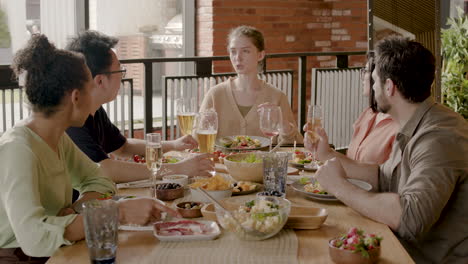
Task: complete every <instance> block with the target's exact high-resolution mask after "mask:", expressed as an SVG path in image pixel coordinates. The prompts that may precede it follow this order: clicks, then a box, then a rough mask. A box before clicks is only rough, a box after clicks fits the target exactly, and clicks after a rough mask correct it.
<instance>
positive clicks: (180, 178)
mask: <svg viewBox="0 0 468 264" xmlns="http://www.w3.org/2000/svg"><path fill="white" fill-rule="evenodd" d="M163 181H164V182H175V183H178V184H180V185H182V186H186V185H187V184H188V183H189V177H188V176H187V175H183V174H173V175H166V176H163Z"/></svg>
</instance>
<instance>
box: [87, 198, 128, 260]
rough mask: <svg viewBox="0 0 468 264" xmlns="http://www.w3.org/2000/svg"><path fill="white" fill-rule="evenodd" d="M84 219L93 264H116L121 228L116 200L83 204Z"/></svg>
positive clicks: (92, 201) (93, 201)
mask: <svg viewBox="0 0 468 264" xmlns="http://www.w3.org/2000/svg"><path fill="white" fill-rule="evenodd" d="M82 206H83V219H84V227H85V234H86V244H87V246H88V251H89V257H90V260H91V263H93V264H94V263H96V264H111V263H115V253H116V250H117V238H118V227H119V207H118V204H117V202H116V201H114V200H91V201H86V202H84V203H83V205H82Z"/></svg>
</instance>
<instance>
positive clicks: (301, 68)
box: [121, 51, 367, 133]
mask: <svg viewBox="0 0 468 264" xmlns="http://www.w3.org/2000/svg"><path fill="white" fill-rule="evenodd" d="M366 52H367V51H349V52H332V51H330V52H296V53H277V54H268V55H266V62H268V59H278V58H297V60H298V61H297V63H298V68H297V75H296V76H297V109H298V128H302V126H303V125H304V124H305V122H306V115H307V105H306V102H307V97H306V92H307V89H306V83H307V58H308V57H317V56H335V57H336V60H337V63H336V65H337V67H338V68H347V67H348V57H349V56H352V55H365V54H366ZM222 60H229V56H213V57H182V58H147V59H125V60H121V63H123V64H135V63H141V64H143V66H144V69H145V85H144V94H145V96H144V129H145V131H144V132H145V133H147V132H149V131H152V130H153V104H152V98H153V64H154V63H166V62H195V66H196V67H195V68H196V74H195V75H196V76H198V77H204V76H210V75H213V73H212V68H213V67H212V66H213V62H214V61H222ZM265 67H266V63H265ZM293 94H296V93H294V92H293ZM293 101H294V98H293Z"/></svg>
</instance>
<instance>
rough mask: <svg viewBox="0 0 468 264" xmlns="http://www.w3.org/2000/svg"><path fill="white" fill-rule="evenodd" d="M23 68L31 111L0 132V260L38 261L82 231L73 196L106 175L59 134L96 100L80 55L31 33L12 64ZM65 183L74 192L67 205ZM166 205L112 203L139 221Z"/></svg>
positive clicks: (93, 189) (86, 192)
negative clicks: (2, 132) (74, 190)
mask: <svg viewBox="0 0 468 264" xmlns="http://www.w3.org/2000/svg"><path fill="white" fill-rule="evenodd" d="M12 68H13V70H14V72H15V73H16V74H17V75H20V74H26V77H25V80H26V81H25V89H26V95H27V98H28V100H29V103H30V106H31V108H32V114H31V116H29V117H28V118H27V119H25V120H22V121H21V122H20V123H18V124H17V125H16V126H14V127H13V128H11V129H9V130H8V131H6V132H5V133H4V134H3V135H2V137H1V138H0V263H43V262H45V261H46V260H47V258H44V257H48V256H51V255H52V254H53V253H54V252H55V250H57V249H58V248H59V247H60V246H62V245H70V244H72V243H73V242H74V241H77V240H81V239H83V238H84V227H83V218H82V216H81V215H79V214H78V213H77V212H76V211H75V209H76V210H78V208H79V207H78V206H77V205H79V204H80V203H81V202H83V201H85V200H89V199H93V198H97V197H99V196H101V195H102V194H104V193H114V192H115V188H114V184H113V182H112V181H111V180H110V179H108V178H106V177H104V176H103V175H102V172H101V169H100V167H99V165H98V164H96V163H94V162H92V161H91V160H90V159H89V158H88V157H87V156H86V155H84V154H83V153H82V152H81V151H80V150H79V149H78V148H77V147H76V146H75V145H74V144H73V142H72V141H71V139H70V138H69V137H68V136H67V135H66V134H65V130H66V129H67V128H68V127H70V126H82V125H83V123H84V122H85V120H86V118H87V117H88V116H89V113H91V112H92V111H96V109H97V107H98V105H97V104H96V103H95V102H94V101H93V92H94V90H95V86H94V84H93V80H92V78H91V73H90V71H89V69H88V67H87V66H86V64H85V60H84V58H83V56H82V55H79V54H77V53H73V52H70V51H65V50H59V49H56V48H55V47H54V45H52V44H50V43H49V41H48V39H47V37H45V36H44V35H33V36H32V38H31V39H30V41H29V43H28V44H27V46H26V47H25V48H24V49H22V50H20V51H18V53H17V54H16V55H15V58H14V62H13V65H12ZM72 187H73V188H75V189H77V190H79V191H80V193H81V197H82V198H81V199H80V200H79V201H78V202H77V203H75V204H72ZM162 210H164V211H169V212H170V213H172V214H176V213H175V212H174V211H172V210H171V209H168V208H166V207H164V206H161V205H160V204H159V203H157V202H156V201H154V200H152V199H135V200H131V201H125V202H120V203H119V218H120V219H119V220H120V222H121V223H134V224H146V223H147V222H148V221H151V220H154V219H157V218H159V217H160V212H161V211H162Z"/></svg>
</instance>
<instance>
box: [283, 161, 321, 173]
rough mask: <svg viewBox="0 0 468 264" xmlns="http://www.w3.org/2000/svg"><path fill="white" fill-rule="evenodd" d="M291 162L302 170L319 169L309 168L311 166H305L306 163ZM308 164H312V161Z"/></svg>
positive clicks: (315, 169)
mask: <svg viewBox="0 0 468 264" xmlns="http://www.w3.org/2000/svg"><path fill="white" fill-rule="evenodd" d="M289 164H290V165H291V166H293V167H296V168H298V169H300V170H305V171H317V168H316V167H315V168H309V167H306V166H304V165H305V164H301V163H295V162H289ZM307 164H310V163H307Z"/></svg>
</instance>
